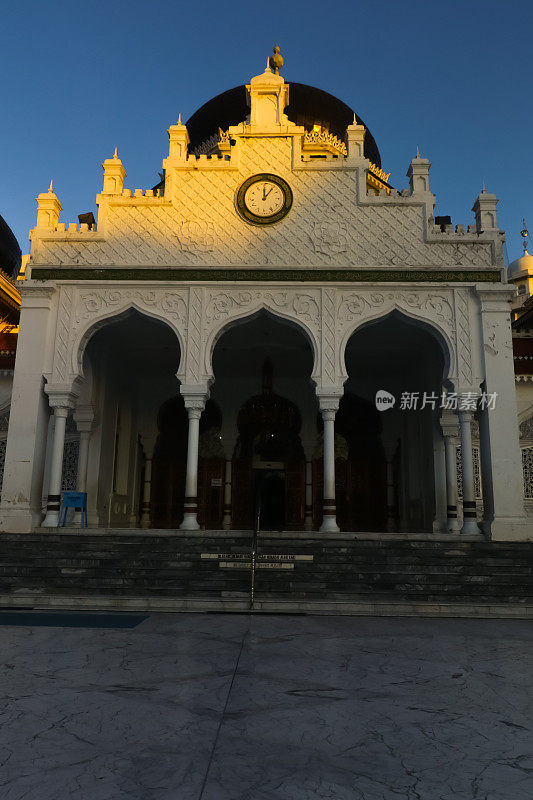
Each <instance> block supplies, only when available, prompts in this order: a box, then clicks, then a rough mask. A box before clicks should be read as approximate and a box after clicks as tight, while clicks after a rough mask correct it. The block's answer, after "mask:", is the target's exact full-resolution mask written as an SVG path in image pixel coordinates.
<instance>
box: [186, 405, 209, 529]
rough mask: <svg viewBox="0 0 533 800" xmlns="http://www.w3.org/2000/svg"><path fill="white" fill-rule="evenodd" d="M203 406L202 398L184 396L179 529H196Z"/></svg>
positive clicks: (197, 526)
mask: <svg viewBox="0 0 533 800" xmlns="http://www.w3.org/2000/svg"><path fill="white" fill-rule="evenodd" d="M204 407H205V399H204V398H196V399H193V398H192V397H190V396H189V397H185V408H186V409H187V414H188V415H189V436H188V440H187V476H186V478H185V504H184V507H183V508H184V513H183V522H182V523H181V525H180V529H181V530H184V531H197V530H198V529H199V528H200V526H199V524H198V519H197V513H198V497H197V494H198V445H199V439H200V417H201V416H202V411H203V410H204Z"/></svg>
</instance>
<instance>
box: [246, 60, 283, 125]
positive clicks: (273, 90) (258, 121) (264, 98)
mask: <svg viewBox="0 0 533 800" xmlns="http://www.w3.org/2000/svg"><path fill="white" fill-rule="evenodd" d="M276 51H277V52H276ZM272 64H274V69H275V72H274V73H273V72H272V70H271V66H272ZM282 64H283V58H282V56H280V55H279V47H275V48H274V55H273V56H271V58H270V59H269V60H268V61H267V65H266V68H265V71H264V72H262V73H261V74H260V75H256V76H255V77H253V78H252V79H251V80H250V83H249V84H248V85H247V87H246V89H247V92H248V102H249V104H250V125H251V127H252V128H255V129H256V130H257V131H265V132H268V131H274V130H276V129H278V130H279V128H280V127H281V126H282V125H287V124H289V121H288V119H287V117H286V116H285V114H284V113H283V112H284V111H285V108H286V106H287V105H288V104H289V87H288V85H287V84H286V83H285V81H284V80H283V78H282V77H281V75H280V74H279V68H280V66H282Z"/></svg>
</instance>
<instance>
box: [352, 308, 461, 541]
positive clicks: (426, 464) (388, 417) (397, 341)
mask: <svg viewBox="0 0 533 800" xmlns="http://www.w3.org/2000/svg"><path fill="white" fill-rule="evenodd" d="M344 361H345V368H346V372H347V374H348V378H347V380H346V383H345V392H346V394H347V395H349V394H352V395H355V396H357V397H359V398H361V400H362V401H365V402H367V403H371V404H372V405H373V406H374V408H375V409H376V413H377V415H378V416H379V420H378V423H379V435H378V438H377V440H376V441H375V443H374V445H373V451H372V452H369V453H368V454H367V462H368V463H369V464H375V463H376V459H377V458H378V455H379V451H381V452H382V453H383V457H384V462H383V463H384V468H385V470H386V491H384V492H383V504H384V505H385V506H386V508H387V515H386V525H385V528H383V527H381V530H383V529H386V530H388V531H389V532H394V531H402V532H430V531H432V530H433V529H434V527H435V524H434V523H435V520H436V518H437V517H438V516H439V514H440V515H442V508H439V503H440V502H441V501H442V486H443V479H444V477H445V469H444V468H443V464H442V461H443V457H444V447H443V443H442V434H441V431H440V416H441V411H442V396H443V382H444V381H445V380H447V378H448V375H449V372H450V365H451V363H452V354H451V352H450V349H449V345H448V342H447V341H446V337H445V336H444V335H443V334H442V331H440V330H438V329H437V328H435V327H434V326H432V325H431V324H429V323H427V322H426V321H423V320H419V319H416V318H413V317H412V316H409V315H407V314H404V313H402V312H400V311H398V310H393V311H391V312H389V313H388V314H385V315H382V316H379V317H373V318H372V319H370V320H366V321H365V322H364V323H363V324H361V325H359V326H358V327H357V328H356V330H355V331H354V332H353V333H352V334H351V335H350V337H349V339H348V340H347V343H346V348H345V351H344ZM365 446H368V445H365V444H362V447H365ZM350 450H351V452H350V456H349V459H350V460H352V461H355V459H358V460H359V462H361V461H364V459H363V457H362V454H361V453H360V452H359V453H356V450H357V448H356V444H355V443H352V444H351V448H350ZM367 471H368V470H367ZM379 474H380V473H379V470H378V472H376V477H375V480H376V481H377V480H378V476H379ZM351 491H352V492H353V494H354V496H355V495H356V494H357V486H356V485H354V486H352V487H351ZM348 494H349V493H348ZM445 499H446V492H445V491H444V500H445ZM349 504H350V503H349V500H348V505H349ZM375 519H376V523H375V524H376V525H377V526H379V525H380V524H381V525H383V518H381V523H380V522H379V519H380V518H379V515H376V518H375ZM355 524H357V523H355ZM375 529H377V530H379V529H380V528H379V527H376V528H375Z"/></svg>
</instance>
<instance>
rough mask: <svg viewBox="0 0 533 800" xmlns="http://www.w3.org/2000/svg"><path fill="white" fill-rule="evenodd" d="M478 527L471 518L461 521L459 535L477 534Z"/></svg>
mask: <svg viewBox="0 0 533 800" xmlns="http://www.w3.org/2000/svg"><path fill="white" fill-rule="evenodd" d="M479 532H480V530H479V525H478V522H477V519H474V518H473V517H467V518H466V519H464V520H463V527H462V528H461V533H467V534H470V533H479Z"/></svg>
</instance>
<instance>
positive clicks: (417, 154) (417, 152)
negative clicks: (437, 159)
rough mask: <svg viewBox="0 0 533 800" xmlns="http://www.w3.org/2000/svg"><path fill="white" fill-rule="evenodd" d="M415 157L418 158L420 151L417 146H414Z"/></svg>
mask: <svg viewBox="0 0 533 800" xmlns="http://www.w3.org/2000/svg"><path fill="white" fill-rule="evenodd" d="M416 157H417V158H420V150H419V149H418V145H417V146H416Z"/></svg>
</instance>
